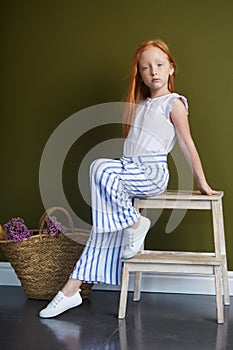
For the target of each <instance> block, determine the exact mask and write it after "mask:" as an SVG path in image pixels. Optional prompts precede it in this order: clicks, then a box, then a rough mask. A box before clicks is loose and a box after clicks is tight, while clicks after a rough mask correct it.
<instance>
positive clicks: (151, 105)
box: [39, 40, 218, 318]
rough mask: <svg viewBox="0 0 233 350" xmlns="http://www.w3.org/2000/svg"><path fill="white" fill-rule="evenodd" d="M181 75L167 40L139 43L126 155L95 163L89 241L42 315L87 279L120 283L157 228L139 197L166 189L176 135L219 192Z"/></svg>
mask: <svg viewBox="0 0 233 350" xmlns="http://www.w3.org/2000/svg"><path fill="white" fill-rule="evenodd" d="M175 73H176V65H175V62H174V60H173V58H172V56H171V54H170V51H169V49H168V47H167V45H166V44H165V43H164V42H163V41H161V40H153V41H146V42H143V43H142V44H141V45H140V46H139V47H138V49H137V51H136V53H135V56H134V59H133V62H132V70H131V79H130V86H129V91H128V96H127V100H126V102H128V104H127V111H126V113H125V121H124V134H125V143H124V152H123V156H122V158H121V159H120V160H111V159H97V160H96V161H94V162H93V163H92V165H91V168H90V178H91V201H92V221H93V227H92V232H91V235H90V239H89V241H88V243H87V245H86V247H85V249H84V251H83V254H82V256H81V258H80V259H79V261H78V262H77V264H76V266H75V268H74V270H73V272H72V273H71V275H70V278H69V280H68V282H67V283H66V284H65V286H64V287H63V289H62V290H61V291H59V292H58V294H57V295H56V296H55V298H54V299H53V300H52V301H51V302H50V303H49V305H48V306H47V307H46V308H45V309H43V310H42V311H40V313H39V316H40V317H42V318H47V317H54V316H57V315H59V314H61V313H62V312H64V311H66V310H68V309H70V308H73V307H75V306H78V305H80V304H81V303H82V298H81V296H80V289H79V288H80V286H81V284H82V282H86V283H88V282H89V283H108V284H120V279H121V257H124V258H125V259H127V258H130V257H132V256H134V255H135V254H137V253H138V251H139V250H140V247H141V246H142V243H143V241H144V239H145V236H146V234H147V232H148V230H149V228H150V220H149V219H148V218H145V217H143V216H141V215H140V214H139V213H138V212H137V211H136V210H135V208H134V207H133V205H132V198H133V196H135V195H138V196H143V195H145V196H148V195H156V194H159V193H162V192H164V191H165V190H166V188H167V184H168V179H169V173H168V168H167V154H168V153H169V152H170V151H171V149H172V148H173V146H174V143H175V140H176V137H178V140H179V143H180V146H181V149H182V151H183V153H184V155H185V157H186V159H187V161H188V162H189V164H190V166H191V168H192V171H193V175H194V177H195V180H196V182H197V186H198V188H199V190H200V191H201V193H203V194H207V195H212V194H216V193H218V192H216V191H214V190H212V189H211V188H210V186H209V185H208V183H207V182H206V179H205V175H204V172H203V169H202V165H201V161H200V158H199V155H198V152H197V150H196V147H195V145H194V142H193V140H192V137H191V134H190V130H189V123H188V117H187V115H188V104H187V100H186V98H185V97H184V96H181V95H179V94H177V93H175V92H174V77H175Z"/></svg>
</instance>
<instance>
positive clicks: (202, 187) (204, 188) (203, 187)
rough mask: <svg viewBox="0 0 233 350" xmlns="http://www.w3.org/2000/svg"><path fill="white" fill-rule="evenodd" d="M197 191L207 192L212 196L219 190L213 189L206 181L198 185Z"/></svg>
mask: <svg viewBox="0 0 233 350" xmlns="http://www.w3.org/2000/svg"><path fill="white" fill-rule="evenodd" d="M198 188H199V191H200V192H201V193H202V194H207V195H208V196H212V195H213V194H219V193H220V192H218V191H215V190H213V189H212V188H211V187H210V186H209V185H208V184H207V182H206V183H204V184H200V185H198Z"/></svg>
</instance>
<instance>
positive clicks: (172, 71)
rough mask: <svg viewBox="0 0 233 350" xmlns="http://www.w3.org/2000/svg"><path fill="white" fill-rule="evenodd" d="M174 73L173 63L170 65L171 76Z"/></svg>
mask: <svg viewBox="0 0 233 350" xmlns="http://www.w3.org/2000/svg"><path fill="white" fill-rule="evenodd" d="M173 73H174V68H173V67H172V65H171V66H170V72H169V75H170V76H171V75H172V74H173Z"/></svg>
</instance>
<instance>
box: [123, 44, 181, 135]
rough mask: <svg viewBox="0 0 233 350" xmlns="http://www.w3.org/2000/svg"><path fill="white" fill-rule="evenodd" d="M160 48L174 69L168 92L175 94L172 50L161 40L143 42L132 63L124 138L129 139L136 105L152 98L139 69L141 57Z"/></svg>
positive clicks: (124, 121)
mask: <svg viewBox="0 0 233 350" xmlns="http://www.w3.org/2000/svg"><path fill="white" fill-rule="evenodd" d="M153 46H154V47H158V48H159V49H161V50H162V51H163V52H164V53H165V54H166V55H167V58H168V60H169V62H170V64H171V66H172V67H173V69H174V72H173V74H172V75H170V76H169V79H168V90H169V91H170V92H174V78H175V75H176V64H175V62H174V60H173V58H172V56H171V53H170V50H169V48H168V46H167V44H166V43H165V42H164V41H162V40H160V39H156V40H148V41H144V42H142V43H141V44H140V45H139V47H138V48H137V50H136V52H135V55H134V57H133V61H132V67H131V72H130V82H129V89H128V94H127V97H126V100H125V101H126V102H127V108H126V111H125V114H124V118H123V133H124V137H127V135H128V133H129V129H130V126H131V124H132V122H133V119H134V114H135V113H134V112H135V105H136V104H138V103H139V101H140V100H142V99H145V98H147V97H150V90H149V88H148V87H147V86H146V85H145V84H144V83H143V81H142V79H141V76H140V73H139V67H138V63H139V60H140V57H141V54H142V52H143V51H145V50H147V49H149V48H151V47H153Z"/></svg>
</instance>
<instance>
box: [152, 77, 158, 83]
mask: <svg viewBox="0 0 233 350" xmlns="http://www.w3.org/2000/svg"><path fill="white" fill-rule="evenodd" d="M158 81H160V79H159V78H154V79H152V83H157V82H158Z"/></svg>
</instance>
